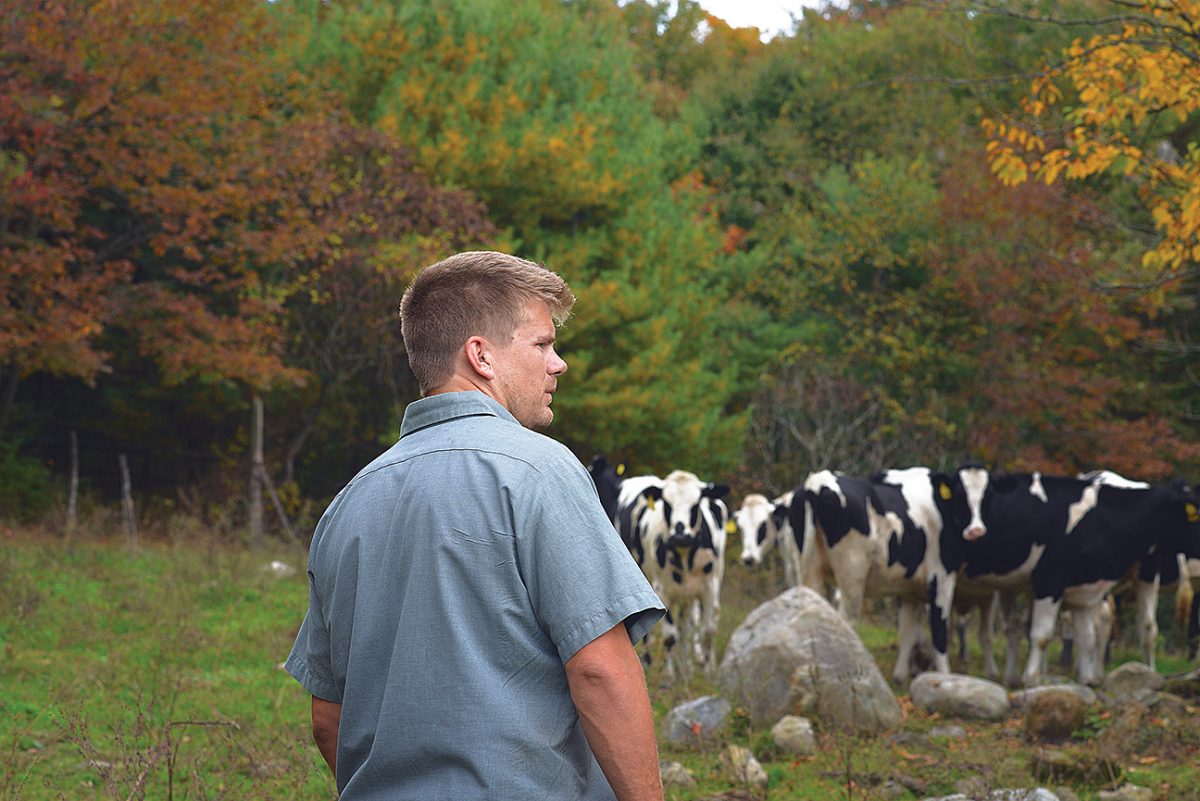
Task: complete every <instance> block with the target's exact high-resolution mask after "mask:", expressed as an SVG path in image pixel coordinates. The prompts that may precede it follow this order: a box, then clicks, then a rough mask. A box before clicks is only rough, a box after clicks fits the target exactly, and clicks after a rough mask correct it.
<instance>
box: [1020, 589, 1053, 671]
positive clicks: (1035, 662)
mask: <svg viewBox="0 0 1200 801" xmlns="http://www.w3.org/2000/svg"><path fill="white" fill-rule="evenodd" d="M1061 605H1062V599H1061V598H1060V599H1059V600H1057V601H1056V600H1054V599H1053V598H1038V599H1036V600H1034V602H1033V619H1032V620H1031V621H1030V623H1029V659H1028V660H1027V661H1026V663H1025V674H1024V676H1023V677H1022V679H1023V681H1024V683H1025V686H1026V687H1033V686H1034V685H1036V684H1037V683H1038V682H1039V681H1041V680H1042V678H1043V677H1044V676H1045V675H1046V663H1045V657H1046V648H1047V646H1049V645H1050V641H1051V640H1053V639H1054V624H1055V622H1056V621H1057V620H1058V608H1059V607H1060V606H1061Z"/></svg>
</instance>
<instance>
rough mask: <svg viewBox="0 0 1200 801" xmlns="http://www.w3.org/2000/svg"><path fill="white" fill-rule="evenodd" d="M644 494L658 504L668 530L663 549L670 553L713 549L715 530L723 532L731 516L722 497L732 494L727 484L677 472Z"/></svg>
mask: <svg viewBox="0 0 1200 801" xmlns="http://www.w3.org/2000/svg"><path fill="white" fill-rule="evenodd" d="M642 494H643V495H644V496H645V497H646V499H647V503H648V504H650V505H654V504H658V509H657V512H656V513H657V514H661V515H662V521H663V523H664V524H665V529H666V530H665V532H664V535H663V542H662V547H663V548H665V549H667V550H682V549H692V548H695V547H697V546H703V545H708V546H711V545H712V537H713V535H714V534H715V533H716V531H714V530H713V529H714V528H715V529H716V530H717V531H721V532H723V531H724V526H725V521H726V518H727V516H728V513H727V511H726V509H725V504H724V503H723V502H721V498H724V497H725V496H726V495H728V494H729V485H727V484H714V483H712V482H704V481H701V480H700V479H699V478H698V477H697V476H696V475H695V474H694V473H689V472H688V471H686V470H675V471H672V472H671V473H669V474H668V475H667V477H666V478H664V479H663V480H662V483H661V484H657V485H654V486H650V487H647V488H646V489H645V490H644V491H643V493H642ZM702 537H703V541H702V540H701V538H702Z"/></svg>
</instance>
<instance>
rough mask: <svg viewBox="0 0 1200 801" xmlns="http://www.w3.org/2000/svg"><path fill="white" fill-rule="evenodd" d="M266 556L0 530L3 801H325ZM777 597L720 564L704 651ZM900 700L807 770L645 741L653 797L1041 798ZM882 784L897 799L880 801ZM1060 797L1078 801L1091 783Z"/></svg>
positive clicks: (743, 727) (1183, 792) (713, 747)
mask: <svg viewBox="0 0 1200 801" xmlns="http://www.w3.org/2000/svg"><path fill="white" fill-rule="evenodd" d="M272 558H281V559H283V560H284V561H286V562H288V563H289V564H292V565H293V566H296V567H302V566H303V564H304V554H303V553H302V552H299V551H297V550H296V549H294V548H290V547H288V546H279V547H278V548H275V549H273V550H272V551H271V552H270V553H265V552H261V553H253V552H249V551H247V550H245V549H243V548H240V547H236V546H232V545H228V546H216V545H214V544H213V540H212V538H203V539H201V540H198V541H197V542H196V544H195V545H188V544H186V542H183V541H182V540H181V539H179V538H177V541H176V542H175V544H167V543H163V542H144V543H143V545H142V547H141V548H140V549H138V550H137V551H132V550H130V549H129V548H128V547H127V546H126V545H124V544H122V543H117V542H113V543H109V542H105V541H101V540H98V539H92V540H89V539H84V540H76V541H75V542H74V543H72V544H71V545H69V546H68V545H66V544H64V543H62V542H61V541H60V540H58V539H55V538H52V537H48V536H45V535H38V534H32V533H13V532H11V531H9V532H6V531H5V530H4V529H0V665H2V667H0V759H2V760H3V762H2V764H3V767H0V801H9V800H10V799H25V800H30V801H31V800H38V801H40V800H41V799H130V798H149V799H222V798H227V799H250V798H254V799H257V798H286V799H290V800H291V801H308V800H310V799H311V800H313V801H316V800H317V799H320V800H321V801H328V799H331V798H333V797H334V787H333V781H332V778H331V777H330V775H329V772H328V770H327V769H326V767H325V765H324V763H323V762H322V761H321V759H320V757H319V755H318V754H317V751H316V748H315V747H314V746H313V745H312V743H311V739H310V735H309V724H308V714H309V699H308V696H307V695H306V694H305V692H304V691H303V689H302V688H301V687H300V686H299V685H298V684H297V683H296V682H295V681H293V680H292V679H291V678H290V677H289V676H288V675H287V674H286V673H284V672H283V671H282V670H281V669H280V667H279V663H280V662H281V661H282V660H283V659H284V657H285V656H286V654H287V652H288V650H289V649H290V647H291V644H292V640H293V638H294V636H295V632H296V629H297V627H298V626H299V624H300V620H301V618H302V617H303V614H304V610H305V607H306V605H307V601H308V594H307V584H306V581H305V576H304V573H303V570H298V571H297V574H296V575H294V576H291V577H288V578H275V577H274V576H272V575H270V574H269V573H267V572H265V571H263V569H262V565H264V564H265V563H266V562H267V561H269V560H270V559H272ZM783 589H784V586H783V583H782V580H781V578H780V576H779V571H778V570H777V569H776V570H774V571H772V570H770V569H758V570H750V569H748V568H744V567H743V566H741V565H739V564H735V563H731V564H730V566H729V570H728V573H727V578H726V584H725V588H724V591H723V594H722V595H723V597H722V600H723V609H722V619H721V632H720V636H719V639H718V641H719V644H720V645H722V646H723V644H724V643H725V642H726V641H727V640H728V638H729V636H730V634H731V633H732V632H733V630H734V629H735V628H736V627H737V626H738V625H739V624H740V623H741V621H742V620H743V619H744V618H745V616H746V614H748V613H749V612H750V610H751V609H753V608H754V607H755V606H757V605H758V604H759V603H761V602H763V601H765V600H768V599H769V598H771V597H773V596H774V595H775V594H776V593H778V592H780V591H782V590H783ZM891 615H892V612H891V611H890V609H888V608H887V607H886V606H879V607H877V608H876V609H875V611H874V613H873V614H872V615H869V616H868V618H867V619H866V620H865V621H864V622H863V623H862V624H861V625H860V627H859V633H860V635H861V636H862V639H863V641H864V643H865V644H866V645H867V647H868V648H869V649H870V650H871V651H872V653H873V654H874V655H875V656H876V658H877V659H878V661H879V663H880V665H881V668H882V670H883V672H884V675H885V676H887V675H890V672H891V661H892V659H893V657H894V654H895V633H894V625H893V624H892V623H891V620H892V617H891ZM1168 636H1169V632H1165V633H1164V640H1165V641H1166V640H1167V639H1168ZM1160 653H1161V654H1163V656H1162V657H1161V662H1160V669H1162V670H1163V671H1164V672H1176V671H1182V670H1185V669H1188V668H1189V667H1191V666H1190V665H1189V664H1188V663H1187V662H1186V660H1184V659H1183V658H1182V656H1180V655H1178V654H1174V653H1172V652H1171V651H1170V650H1169V649H1163V650H1162V651H1160ZM1055 657H1056V654H1055V653H1053V652H1052V654H1051V660H1053V659H1054V658H1055ZM1116 657H1117V658H1116V661H1117V662H1120V661H1125V660H1126V659H1133V658H1136V648H1135V647H1133V646H1132V644H1127V643H1124V642H1122V643H1121V644H1120V645H1119V647H1118V649H1117V652H1116ZM981 664H982V659H981V656H980V654H979V653H978V646H977V645H976V646H974V650H973V651H972V653H971V658H970V660H969V663H968V665H967V666H966V667H967V669H968V670H970V671H972V672H979V671H980V669H981V668H980V666H981ZM647 680H648V682H649V686H650V689H651V696H652V699H653V701H654V706H655V715H656V718H657V719H658V720H659V721H660V724H661V722H662V721H663V720H664V719H665V717H666V715H667V713H668V712H669V711H670V709H671V708H673V707H674V706H675V705H677V704H679V703H681V702H683V701H686V700H690V699H692V698H696V697H698V696H700V695H710V694H716V693H717V689H716V687H715V686H714V685H713V684H711V683H710V682H708V681H707V680H706V679H704V678H703V676H696V677H694V678H693V679H692V681H691V683H690V685H689V686H686V687H685V686H678V685H677V686H673V687H664V686H662V682H661V676H660V667H659V665H658V664H657V663H655V664H653V665H651V667H650V668H649V669H648V670H647ZM901 702H902V705H903V706H904V707H905V710H906V719H905V722H904V725H903V729H902V731H901V732H899V733H898V734H897V735H896V736H892V737H869V738H868V737H860V738H848V737H846V736H843V735H835V734H833V733H830V732H819V742H820V746H821V747H820V751H819V753H818V754H816V755H814V756H812V757H805V758H800V759H796V758H793V757H791V756H789V755H787V754H784V753H781V752H780V751H779V749H778V748H776V746H775V745H774V743H773V742H772V740H771V736H770V733H769V731H765V730H761V729H754V728H753V727H752V726H750V724H749V721H748V719H747V716H746V715H745V713H744V711H742V710H735V711H734V714H733V715H732V716H731V720H730V721H729V723H728V724H727V726H726V728H725V731H724V732H723V733H722V734H721V735H720V736H719V737H718V738H716V739H715V740H714V741H713V742H709V743H705V744H703V745H702V746H678V745H673V744H670V743H668V742H667V741H666V740H665V738H660V748H661V757H662V758H663V759H668V760H672V761H678V762H681V763H683V764H684V765H686V766H687V767H688V768H689V769H690V770H691V771H692V773H693V775H694V777H695V779H696V782H697V784H696V786H695V787H693V788H678V787H672V788H668V790H667V797H668V798H669V799H672V800H673V801H701V799H705V800H707V799H716V798H722V799H730V800H731V799H734V798H769V799H876V798H878V799H882V798H885V797H888V798H891V797H899V798H901V799H919V798H925V797H927V796H938V795H948V794H950V793H952V792H954V791H955V782H957V781H959V780H964V779H971V780H974V781H976V782H981V783H982V785H983V786H988V787H995V788H1000V787H1032V786H1036V785H1037V784H1038V782H1036V781H1035V780H1034V779H1033V778H1032V776H1031V774H1030V757H1031V754H1032V753H1033V750H1034V748H1033V746H1032V745H1031V744H1030V743H1028V742H1027V741H1026V740H1025V738H1024V735H1023V733H1022V730H1021V720H1020V718H1019V717H1017V716H1014V717H1013V718H1010V719H1009V720H1007V721H1005V722H1003V723H999V724H979V723H974V722H966V723H960V724H959V725H962V727H963V729H964V731H965V736H961V737H947V736H944V735H937V734H935V733H934V732H935V727H937V726H939V725H944V724H948V723H955V722H956V721H947V720H940V719H938V718H937V716H932V715H927V714H924V713H921V712H919V711H917V710H914V709H913V708H912V707H911V704H909V703H908V701H907V697H906V696H904V695H901ZM1193 711H1194V712H1197V713H1198V714H1196V715H1193V716H1192V717H1193V718H1194V719H1195V720H1196V721H1200V710H1193ZM1113 725H1114V718H1113V717H1112V716H1111V715H1106V714H1103V713H1099V712H1097V713H1095V714H1094V715H1093V716H1092V717H1091V718H1090V719H1089V723H1088V725H1087V726H1085V729H1084V731H1082V732H1080V734H1079V737H1078V738H1077V739H1076V741H1074V742H1072V743H1071V744H1069V745H1068V748H1069V749H1073V750H1074V751H1076V752H1080V753H1088V752H1089V749H1091V750H1092V751H1098V749H1099V748H1100V747H1101V744H1102V740H1103V738H1104V736H1105V735H1104V732H1105V730H1106V729H1108V728H1110V727H1111V726H1113ZM730 742H733V743H737V744H739V745H744V746H747V747H749V748H750V749H751V750H752V751H753V752H754V753H755V755H756V756H757V757H758V759H759V760H760V762H762V764H763V767H764V768H765V769H766V771H767V774H768V776H769V778H770V782H769V785H768V787H767V789H766V790H765V792H764V791H754V792H747V791H744V790H743V789H742V788H737V787H736V786H735V785H734V784H733V783H732V781H731V779H730V777H729V776H728V775H727V774H726V772H725V771H724V770H723V769H722V768H721V767H720V764H719V756H720V753H721V751H722V749H723V748H724V746H725V745H726V744H727V743H730ZM1198 754H1200V722H1198V723H1189V722H1188V721H1182V722H1181V721H1177V720H1169V721H1168V720H1162V719H1156V718H1153V717H1151V718H1150V719H1149V720H1148V721H1146V722H1145V726H1144V727H1143V728H1141V729H1131V731H1130V733H1129V735H1128V737H1127V738H1126V740H1125V741H1122V753H1121V754H1120V759H1121V761H1122V767H1123V768H1124V769H1125V770H1126V771H1127V776H1128V778H1129V779H1130V780H1132V781H1135V782H1137V783H1138V784H1140V785H1143V786H1146V787H1150V788H1152V789H1153V790H1154V791H1155V793H1156V796H1155V797H1156V798H1159V799H1171V800H1172V801H1175V800H1176V799H1183V801H1188V799H1200V794H1198V791H1197V789H1195V788H1197V787H1200V762H1198V760H1197V755H1198ZM889 781H891V782H901V783H903V784H906V785H908V786H909V787H911V788H912V789H909V790H903V791H901V793H902V794H900V795H899V796H891V795H888V793H887V791H886V790H885V783H886V782H889ZM1075 789H1076V792H1077V793H1078V795H1079V797H1080V798H1081V799H1083V801H1092V800H1093V799H1096V798H1097V794H1098V792H1099V790H1101V789H1103V785H1102V784H1101V783H1097V782H1093V783H1090V784H1088V783H1080V784H1079V786H1077V787H1076V788H1075Z"/></svg>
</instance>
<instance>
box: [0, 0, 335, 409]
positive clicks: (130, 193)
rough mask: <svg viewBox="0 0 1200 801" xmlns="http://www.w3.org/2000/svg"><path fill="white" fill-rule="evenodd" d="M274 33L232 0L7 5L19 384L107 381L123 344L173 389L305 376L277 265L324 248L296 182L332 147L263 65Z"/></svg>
mask: <svg viewBox="0 0 1200 801" xmlns="http://www.w3.org/2000/svg"><path fill="white" fill-rule="evenodd" d="M267 35H268V31H267V28H266V27H265V23H264V19H263V15H262V13H261V10H260V9H258V8H257V7H256V6H255V5H254V4H249V5H247V4H245V3H238V2H232V0H202V2H198V3H192V4H185V5H179V4H175V3H168V2H159V0H144V2H139V3H135V4H129V5H126V6H124V7H123V10H122V13H115V12H114V10H113V9H112V8H110V7H108V6H107V5H106V4H94V3H84V2H79V1H78V0H61V1H59V2H46V3H33V2H25V1H24V0H20V1H19V2H15V3H8V4H6V5H5V10H4V12H3V16H0V37H2V42H0V44H2V46H0V54H2V55H0V237H2V239H0V261H3V262H4V264H5V265H6V269H5V271H4V275H3V277H2V278H0V282H2V285H3V289H4V298H5V302H4V304H3V305H2V306H0V365H2V369H3V372H4V375H5V379H6V381H8V382H9V384H10V386H12V382H13V381H15V380H18V379H20V378H23V377H26V376H28V375H30V374H33V373H38V372H47V373H51V374H54V375H62V376H75V377H78V378H81V379H84V380H85V381H89V382H90V381H94V380H95V378H96V377H97V376H98V375H100V374H103V373H104V372H106V371H109V370H111V369H113V354H114V349H115V348H118V347H119V348H122V349H128V350H131V351H134V352H136V353H137V354H139V355H140V356H141V357H145V358H147V359H149V360H151V361H152V362H153V363H154V364H155V365H156V366H157V368H158V370H159V371H160V374H161V376H162V377H163V379H164V380H165V381H167V382H169V383H171V382H173V383H178V382H181V381H185V380H188V379H190V378H193V377H196V378H201V379H203V380H232V381H236V382H240V383H243V384H246V385H252V386H268V385H272V384H274V383H277V382H280V381H284V382H288V381H296V380H299V378H300V377H301V376H300V373H298V372H297V371H295V370H294V369H292V368H289V367H288V366H287V365H286V364H284V362H283V360H282V358H281V349H280V345H281V340H280V338H279V331H280V329H279V326H278V313H279V310H280V305H279V302H278V298H277V297H276V295H275V292H274V289H273V287H272V286H271V285H270V283H271V280H270V279H271V278H272V276H271V275H270V274H269V273H262V272H259V270H258V268H259V267H260V266H262V265H264V264H273V265H277V266H284V267H285V268H286V264H287V261H288V259H289V258H290V253H291V252H292V251H293V250H294V249H295V248H298V247H303V245H304V241H305V237H306V236H308V235H310V234H311V233H312V230H313V229H312V227H311V226H309V225H307V224H306V221H305V219H304V212H303V210H302V209H300V208H298V207H297V206H296V205H295V204H294V203H293V200H294V198H295V195H294V188H295V181H293V180H292V175H293V174H294V171H295V170H298V169H299V168H300V167H301V166H302V165H305V164H309V163H311V162H312V161H313V159H314V155H315V154H318V153H319V152H320V151H321V149H322V148H323V147H325V146H326V145H325V143H322V142H320V141H318V140H317V139H316V138H315V137H313V136H311V135H310V134H309V133H308V132H306V131H305V130H304V128H303V126H300V125H297V126H295V127H289V126H288V125H287V124H286V121H284V120H282V119H281V118H280V117H279V116H278V115H277V113H276V109H277V108H278V105H279V103H280V102H281V101H282V96H283V95H285V94H286V93H287V91H288V88H289V87H288V86H287V83H286V78H287V76H281V75H278V74H276V73H274V72H273V71H272V69H271V68H272V65H271V64H270V63H267V62H264V61H263V60H262V59H260V58H258V57H257V56H256V50H258V49H259V42H260V39H261V38H262V37H264V36H267ZM230 75H236V76H237V80H229V76H230ZM297 97H301V95H299V94H297V95H294V96H291V97H289V98H288V99H289V101H290V100H295V99H296V98H297ZM293 108H295V107H294V106H293ZM276 277H278V276H276ZM10 391H11V390H10Z"/></svg>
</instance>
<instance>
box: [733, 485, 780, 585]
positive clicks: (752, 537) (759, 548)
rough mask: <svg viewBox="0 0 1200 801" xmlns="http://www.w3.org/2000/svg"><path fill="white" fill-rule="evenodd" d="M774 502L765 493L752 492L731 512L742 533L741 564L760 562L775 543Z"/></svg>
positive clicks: (751, 564)
mask: <svg viewBox="0 0 1200 801" xmlns="http://www.w3.org/2000/svg"><path fill="white" fill-rule="evenodd" d="M774 513H775V504H773V503H771V502H770V501H769V500H767V498H766V496H765V495H759V494H757V493H752V494H750V495H747V496H746V497H745V498H744V499H743V500H742V508H740V509H738V510H737V511H736V512H734V513H733V519H734V522H735V523H736V525H737V530H738V532H739V533H740V534H741V535H742V564H744V565H748V566H750V567H753V566H755V565H758V564H761V563H762V560H763V559H764V558H765V557H766V555H767V552H768V551H770V550H771V546H772V545H773V544H774V543H775V532H776V531H777V530H778V527H777V526H776V525H775V523H774Z"/></svg>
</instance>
